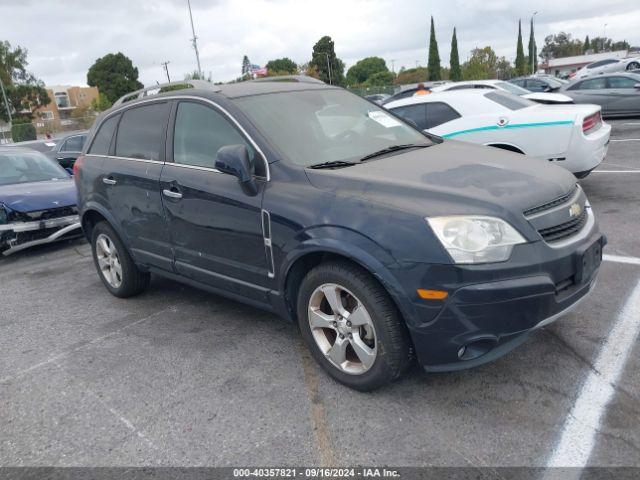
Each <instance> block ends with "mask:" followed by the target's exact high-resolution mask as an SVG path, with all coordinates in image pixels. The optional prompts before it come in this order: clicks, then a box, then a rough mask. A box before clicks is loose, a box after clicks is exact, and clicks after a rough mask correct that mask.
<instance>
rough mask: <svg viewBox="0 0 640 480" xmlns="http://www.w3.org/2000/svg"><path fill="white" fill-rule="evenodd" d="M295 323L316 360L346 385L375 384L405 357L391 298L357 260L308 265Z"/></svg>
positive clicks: (405, 342)
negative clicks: (296, 322)
mask: <svg viewBox="0 0 640 480" xmlns="http://www.w3.org/2000/svg"><path fill="white" fill-rule="evenodd" d="M298 323H299V326H300V331H301V333H302V336H303V338H304V340H305V342H306V344H307V346H308V347H309V349H310V350H311V353H312V355H313V356H314V358H315V359H316V361H317V362H318V363H319V364H320V365H321V366H322V368H323V369H324V370H325V371H326V372H327V373H329V375H331V376H332V377H333V378H335V379H336V380H338V381H339V382H341V383H343V384H345V385H347V386H349V387H351V388H354V389H357V390H362V391H368V390H373V389H375V388H378V387H380V386H382V385H384V384H386V383H389V382H391V381H393V380H395V379H396V378H398V377H399V376H400V375H401V374H402V373H403V372H404V371H405V370H406V368H407V367H408V366H409V364H410V363H411V360H412V349H411V343H410V340H409V338H408V333H407V331H406V327H405V326H404V324H403V322H402V318H401V317H400V314H399V312H398V310H397V308H396V306H395V304H394V303H393V301H392V300H391V298H390V297H389V295H388V294H387V292H386V291H385V289H384V288H383V287H382V286H381V285H380V284H379V283H378V282H377V281H376V280H375V279H374V278H372V277H371V275H370V274H369V273H368V272H366V271H365V270H363V269H362V268H360V267H358V266H357V265H353V264H350V263H348V262H330V263H324V264H321V265H319V266H317V267H315V268H314V269H313V270H311V271H310V272H309V273H308V274H307V275H306V277H305V278H304V279H303V281H302V284H301V286H300V291H299V295H298Z"/></svg>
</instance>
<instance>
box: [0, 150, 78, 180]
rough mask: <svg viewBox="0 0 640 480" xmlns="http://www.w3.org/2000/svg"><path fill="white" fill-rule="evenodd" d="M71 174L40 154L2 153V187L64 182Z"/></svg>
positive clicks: (0, 171) (0, 158)
mask: <svg viewBox="0 0 640 480" xmlns="http://www.w3.org/2000/svg"><path fill="white" fill-rule="evenodd" d="M66 178H69V174H68V173H67V172H66V171H65V170H64V169H63V168H62V167H60V166H59V165H58V164H57V163H54V162H53V161H52V160H49V159H48V158H47V157H45V156H44V155H42V154H41V153H39V152H15V151H14V152H7V153H5V152H1V151H0V185H11V184H14V183H27V182H44V181H45V180H62V179H66Z"/></svg>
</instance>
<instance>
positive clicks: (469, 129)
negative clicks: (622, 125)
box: [385, 89, 611, 178]
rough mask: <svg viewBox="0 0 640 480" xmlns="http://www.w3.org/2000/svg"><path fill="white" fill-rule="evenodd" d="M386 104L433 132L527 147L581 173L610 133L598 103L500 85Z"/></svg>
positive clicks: (598, 157)
mask: <svg viewBox="0 0 640 480" xmlns="http://www.w3.org/2000/svg"><path fill="white" fill-rule="evenodd" d="M385 108H387V109H388V110H390V111H391V112H393V113H394V114H395V115H398V116H399V117H401V118H404V119H405V120H408V121H409V122H411V123H413V124H414V125H416V126H417V127H418V128H420V129H422V130H425V131H428V132H429V133H433V134H435V135H439V136H441V137H444V138H454V139H456V140H463V141H467V142H471V143H479V144H482V145H489V146H493V147H498V148H503V149H506V150H511V151H514V152H518V153H524V154H526V155H528V156H531V157H534V158H536V159H538V160H539V161H544V162H553V163H555V164H557V165H560V166H562V167H564V168H566V169H567V170H569V171H570V172H572V173H573V174H574V175H575V176H576V177H578V178H584V177H586V176H587V175H588V174H589V172H591V170H593V169H594V168H596V167H597V166H598V165H599V164H600V162H601V161H602V159H603V158H604V156H605V155H606V153H607V148H608V145H609V136H610V134H611V126H610V125H608V124H607V123H605V122H603V121H602V116H601V112H600V106H598V105H541V104H538V103H534V102H532V101H530V100H527V99H525V98H521V97H517V96H515V95H511V94H509V93H506V92H501V91H498V90H491V91H486V90H484V89H472V90H457V91H452V92H441V93H432V94H430V95H420V96H415V97H410V98H404V99H401V100H397V101H394V102H390V103H388V104H386V105H385Z"/></svg>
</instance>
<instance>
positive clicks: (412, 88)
mask: <svg viewBox="0 0 640 480" xmlns="http://www.w3.org/2000/svg"><path fill="white" fill-rule="evenodd" d="M444 83H447V81H446V80H442V81H435V82H420V83H409V84H406V85H400V86H399V87H397V90H396V91H395V92H394V93H393V95H391V96H390V97H389V98H387V99H385V100H384V101H383V102H382V105H384V104H386V103H389V102H393V101H395V100H400V99H401V98H408V97H412V96H414V95H415V94H416V93H417V92H419V91H422V92H430V91H431V89H432V88H433V87H436V86H438V85H442V84H444Z"/></svg>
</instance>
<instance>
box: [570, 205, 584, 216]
mask: <svg viewBox="0 0 640 480" xmlns="http://www.w3.org/2000/svg"><path fill="white" fill-rule="evenodd" d="M581 213H582V207H581V206H580V204H579V203H574V204H573V205H571V206H570V207H569V216H570V217H577V216H578V215H580V214H581Z"/></svg>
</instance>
